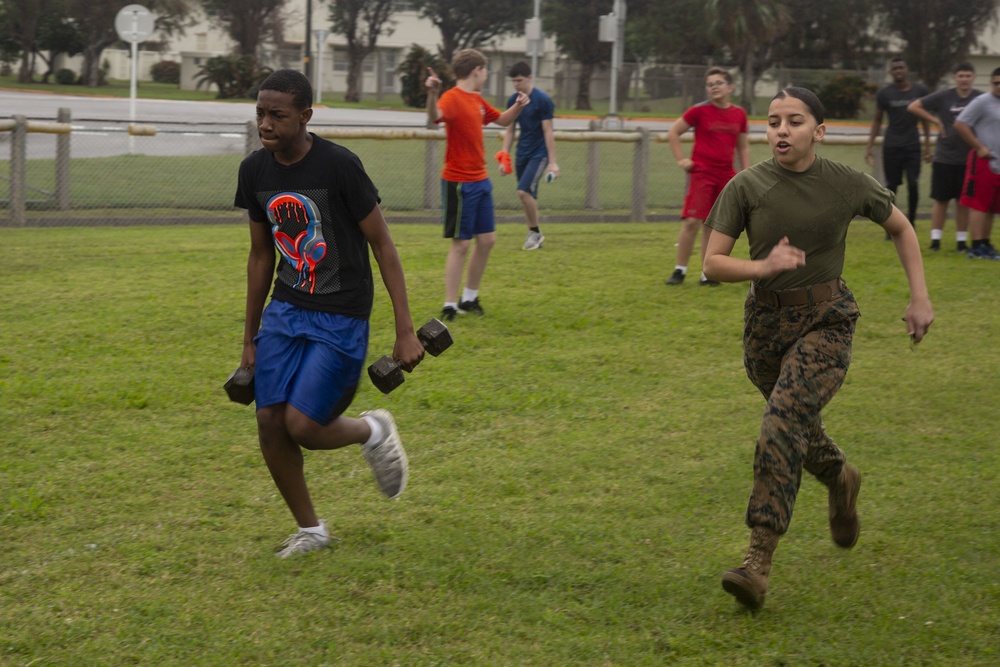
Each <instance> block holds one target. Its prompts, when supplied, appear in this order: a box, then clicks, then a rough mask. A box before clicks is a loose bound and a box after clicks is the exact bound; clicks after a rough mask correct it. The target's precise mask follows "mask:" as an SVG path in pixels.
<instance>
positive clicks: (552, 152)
mask: <svg viewBox="0 0 1000 667" xmlns="http://www.w3.org/2000/svg"><path fill="white" fill-rule="evenodd" d="M542 136H543V137H545V150H546V151H548V153H549V171H551V172H552V175H553V176H554V177H555V178H559V164H558V163H557V162H556V135H555V132H554V131H553V129H552V119H551V118H547V119H546V120H543V121H542Z"/></svg>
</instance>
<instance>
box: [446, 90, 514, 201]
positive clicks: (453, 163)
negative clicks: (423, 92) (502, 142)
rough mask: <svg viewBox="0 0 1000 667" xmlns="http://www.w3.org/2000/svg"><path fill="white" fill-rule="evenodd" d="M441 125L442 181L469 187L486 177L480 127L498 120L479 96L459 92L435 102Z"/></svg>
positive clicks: (477, 94)
mask: <svg viewBox="0 0 1000 667" xmlns="http://www.w3.org/2000/svg"><path fill="white" fill-rule="evenodd" d="M438 109H439V110H440V111H441V118H440V119H438V121H437V122H439V123H444V124H445V126H444V131H445V135H446V136H447V138H448V139H447V146H446V147H445V152H444V169H443V170H442V171H441V178H443V179H444V180H446V181H455V182H459V183H470V182H473V181H481V180H483V179H484V178H487V177H488V176H489V174H488V172H487V171H486V144H485V143H484V142H483V126H484V125H489V124H490V123H492V122H493V121H495V120H496V119H497V118H499V117H500V112H499V111H497V110H496V109H494V108H493V107H491V106H490V105H489V103H488V102H487V101H486V100H484V99H483V98H482V97H481V96H480V95H479V93H467V92H465V91H464V90H462V89H461V88H450V89H448V90H446V91H445V92H444V93H443V94H442V95H441V98H440V99H439V100H438Z"/></svg>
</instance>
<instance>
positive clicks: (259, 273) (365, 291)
mask: <svg viewBox="0 0 1000 667" xmlns="http://www.w3.org/2000/svg"><path fill="white" fill-rule="evenodd" d="M311 118H312V86H311V85H310V84H309V80H308V79H306V78H305V76H303V75H302V74H301V73H299V72H296V71H293V70H279V71H277V72H275V73H274V74H272V75H271V76H269V77H268V78H267V79H265V80H264V82H263V83H262V84H261V86H260V92H259V94H258V95H257V129H258V134H259V136H260V140H261V143H262V144H263V146H264V148H263V150H258V151H256V152H254V153H253V154H251V155H249V156H248V157H247V158H246V159H244V160H243V162H242V163H241V164H240V172H239V186H238V189H237V192H236V199H235V205H236V206H237V207H239V208H245V209H247V215H248V218H249V222H250V257H249V260H248V262H247V299H246V321H245V325H244V334H243V355H242V359H241V363H240V365H241V367H243V368H253V369H254V393H255V400H256V402H257V432H258V437H259V439H260V448H261V452H262V453H263V455H264V461H265V462H266V463H267V467H268V470H269V471H270V472H271V477H272V478H273V479H274V483H275V485H276V486H277V487H278V490H279V491H280V492H281V495H282V497H283V498H284V500H285V503H286V504H287V505H288V508H289V510H291V512H292V515H293V516H294V517H295V520H296V521H297V523H298V526H299V530H298V532H296V533H293V534H292V535H291V536H290V537H289V538H288V539H287V540H286V541H285V543H284V544H283V545H282V546H283V548H282V549H281V550H280V551H279V552H278V554H277V555H278V556H279V557H281V558H286V557H288V556H291V555H293V554H299V553H305V552H308V551H312V550H314V549H319V548H322V547H325V546H328V545H329V544H330V542H331V540H332V539H333V538H331V536H330V534H329V533H328V532H327V528H326V523H325V522H324V521H321V520H320V519H319V518H318V517H317V515H316V511H315V509H314V508H313V504H312V500H311V499H310V496H309V489H308V487H307V485H306V480H305V473H304V468H303V457H302V449H301V448H302V447H305V448H306V449H338V448H340V447H344V446H346V445H350V444H361V445H362V448H361V451H362V454H363V455H364V457H365V459H366V460H367V461H368V464H369V465H370V466H371V468H372V472H373V473H374V475H375V481H376V483H377V484H378V486H379V488H380V489H381V490H382V492H383V493H384V494H385V495H387V496H389V497H390V498H395V497H396V496H398V495H399V494H401V493H402V492H403V489H404V488H405V486H406V479H407V471H408V466H407V459H406V452H405V451H404V450H403V446H402V443H401V442H400V439H399V433H398V432H397V430H396V425H395V422H394V420H393V418H392V415H390V414H389V412H388V411H386V410H372V411H370V412H365V413H362V416H361V418H360V419H353V418H350V417H345V416H343V412H344V411H345V410H346V409H347V407H348V406H349V405H350V403H351V400H352V399H353V398H354V393H355V391H356V390H357V386H358V381H359V379H360V377H361V370H362V366H363V365H364V360H365V354H366V352H367V348H368V318H369V315H370V313H371V308H372V298H373V286H372V272H371V264H370V261H369V257H368V247H369V245H370V246H371V249H372V253H373V254H374V255H375V259H376V261H377V262H378V266H379V272H380V273H381V275H382V281H383V283H384V284H385V287H386V290H387V291H388V292H389V297H390V299H391V300H392V309H393V315H394V317H395V322H396V343H395V346H394V347H393V358H395V359H397V360H398V361H399V362H400V364H401V366H402V367H403V368H404V369H405V370H412V369H413V367H414V366H416V365H417V364H418V363H419V362H420V360H421V359H422V358H423V355H424V347H423V345H422V344H421V343H420V341H419V340H418V339H417V337H416V334H415V333H414V331H413V322H412V320H411V318H410V312H409V305H408V303H407V297H406V282H405V279H404V276H403V267H402V264H401V263H400V260H399V255H398V254H397V252H396V247H395V245H393V242H392V238H391V236H390V234H389V229H388V226H387V225H386V222H385V218H383V216H382V211H381V209H380V208H379V205H378V204H379V197H378V191H377V190H376V188H375V186H374V185H373V184H372V182H371V180H370V179H369V178H368V175H367V174H366V173H365V171H364V169H363V167H362V166H361V162H360V161H359V160H358V158H357V156H355V155H354V154H353V153H351V152H350V151H348V150H347V149H345V148H343V147H341V146H337V145H336V144H333V143H331V142H329V141H326V140H324V139H321V138H320V137H317V136H315V135H313V134H311V133H309V132H308V131H307V129H306V125H307V123H308V122H309V120H310V119H311ZM275 248H277V250H278V253H279V254H280V255H281V259H280V260H279V262H278V265H277V273H275ZM272 279H274V291H273V293H272V295H271V302H270V304H268V305H267V307H266V308H265V307H264V302H265V301H266V299H267V293H268V289H269V287H270V285H271V280H272Z"/></svg>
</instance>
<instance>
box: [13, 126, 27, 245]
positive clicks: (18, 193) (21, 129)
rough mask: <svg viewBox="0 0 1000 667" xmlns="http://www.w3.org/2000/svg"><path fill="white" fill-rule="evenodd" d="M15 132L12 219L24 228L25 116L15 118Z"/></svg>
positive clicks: (25, 173) (25, 181)
mask: <svg viewBox="0 0 1000 667" xmlns="http://www.w3.org/2000/svg"><path fill="white" fill-rule="evenodd" d="M14 123H15V125H14V130H13V131H12V132H11V135H10V217H11V220H13V222H14V226H15V227H24V225H25V224H26V223H27V217H26V215H25V204H26V202H25V186H26V184H27V147H26V146H25V144H26V142H27V137H28V122H27V119H26V118H25V117H24V116H14Z"/></svg>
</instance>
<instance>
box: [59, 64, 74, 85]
mask: <svg viewBox="0 0 1000 667" xmlns="http://www.w3.org/2000/svg"><path fill="white" fill-rule="evenodd" d="M56 83H58V84H62V85H64V86H70V85H72V84H74V83H76V72H74V71H73V70H71V69H66V68H65V67H64V68H63V69H60V70H57V71H56Z"/></svg>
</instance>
